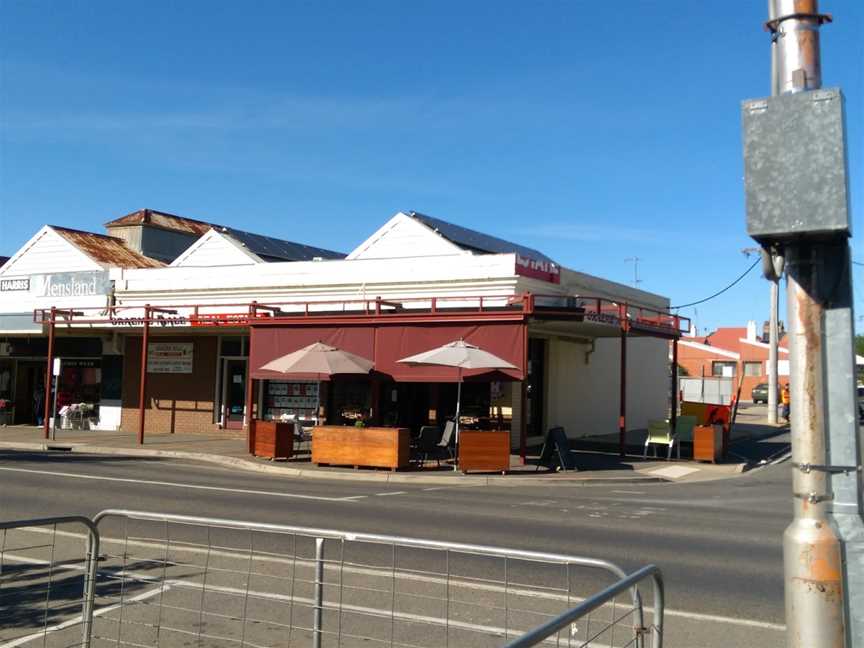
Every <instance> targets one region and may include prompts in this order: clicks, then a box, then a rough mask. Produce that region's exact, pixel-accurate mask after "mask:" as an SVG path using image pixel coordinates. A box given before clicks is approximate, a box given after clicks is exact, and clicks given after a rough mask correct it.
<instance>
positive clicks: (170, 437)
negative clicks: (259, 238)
mask: <svg viewBox="0 0 864 648" xmlns="http://www.w3.org/2000/svg"><path fill="white" fill-rule="evenodd" d="M644 434H645V433H644V431H641V432H640V431H638V430H637V431H633V432H631V433H628V438H627V446H628V454H627V456H625V457H624V458H620V457H618V455H617V452H615V451H614V450H613V449H612V448H609V447H607V445H608V441H609V438H607V437H606V436H604V437H590V438H588V439H586V440H584V441H579V442H577V443H576V444H575V445H576V452H575V454H576V464H577V466H578V467H579V469H578V470H576V471H566V472H554V471H550V470H547V469H545V468H542V467H541V468H540V470H539V471H538V470H537V467H536V465H535V463H534V462H535V461H536V458H537V455H536V453H538V452H539V448H536V449H534V453H535V454H534V455H533V456H532V455H531V454H530V453H529V456H528V462H527V464H525V465H523V464H522V463H521V460H520V459H519V457H518V456H512V457H511V468H510V471H509V472H508V473H507V474H506V475H500V474H475V473H472V474H468V475H463V474H462V473H461V472H457V471H454V470H453V469H452V467H450V466H444V465H442V466H440V467H438V466H437V465H436V464H435V463H434V462H430V463H429V464H427V465H426V466H425V467H423V468H412V469H409V470H404V471H398V472H390V471H384V470H375V469H360V470H355V469H353V468H338V467H331V466H322V467H318V466H316V465H314V464H312V463H310V461H309V455H308V453H307V454H305V455H303V454H301V455H299V456H298V457H296V458H292V459H291V460H289V461H270V460H266V459H260V458H256V457H252V456H250V455H249V454H248V453H247V452H246V441H245V439H244V438H243V437H242V436H235V435H233V434H232V433H230V432H225V433H220V434H218V435H215V434H214V435H203V434H194V435H191V434H150V435H148V436H147V437H146V438H145V441H144V444H143V445H138V444H137V442H136V437H135V434H132V433H126V432H102V431H81V430H58V431H57V434H56V439H51V440H45V439H44V438H43V432H42V430H41V429H40V428H34V427H28V426H7V427H0V450H13V451H29V452H34V451H35V452H57V453H60V452H73V453H87V454H113V455H124V456H139V457H141V456H144V457H164V458H166V459H184V460H188V461H196V462H203V463H208V464H213V465H217V466H221V467H223V468H229V469H234V470H238V471H240V470H244V471H251V472H259V473H266V474H271V475H282V476H285V477H302V478H304V479H327V480H354V481H366V482H379V483H414V484H451V485H457V484H460V485H472V486H479V485H495V486H538V485H544V484H550V483H555V484H560V485H564V484H572V485H589V484H603V483H607V484H608V483H645V482H661V481H668V482H696V481H706V480H715V479H725V478H729V477H733V476H735V475H738V474H740V473H742V472H746V471H747V470H750V469H752V468H754V467H759V466H761V465H766V464H768V463H772V462H775V461H778V460H783V459H784V458H785V456H786V452H785V448H787V447H788V430H786V429H783V428H774V427H769V426H767V425H763V424H759V423H757V422H752V421H751V422H746V421H745V422H742V423H741V424H740V425H738V426H737V429H736V431H735V433H734V434H733V438H732V441H731V445H730V450H731V451H730V460H729V461H728V462H727V463H723V464H716V465H715V464H708V463H698V462H694V461H690V460H687V459H686V458H685V457H686V456H687V454H688V453H689V450H688V448H687V446H686V445H685V447H684V452H683V453H682V459H681V460H680V461H679V460H675V459H674V455H673V460H672V461H666V460H665V459H661V460H657V459H654V458H652V457H650V456H649V458H648V460H643V459H642V456H641V446H642V443H644V438H645V437H644Z"/></svg>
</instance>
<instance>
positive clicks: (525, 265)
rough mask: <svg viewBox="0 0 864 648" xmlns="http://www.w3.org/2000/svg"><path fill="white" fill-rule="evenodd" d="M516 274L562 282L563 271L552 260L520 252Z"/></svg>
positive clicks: (517, 257) (551, 281)
mask: <svg viewBox="0 0 864 648" xmlns="http://www.w3.org/2000/svg"><path fill="white" fill-rule="evenodd" d="M516 274H517V275H521V276H523V277H531V278H532V279H539V280H540V281H548V282H549V283H556V284H557V283H560V282H561V273H560V271H559V270H558V266H557V265H555V264H554V263H552V262H550V261H540V260H538V259H534V258H532V257H525V256H522V255H521V254H518V253H517V254H516Z"/></svg>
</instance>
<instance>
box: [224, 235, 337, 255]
mask: <svg viewBox="0 0 864 648" xmlns="http://www.w3.org/2000/svg"><path fill="white" fill-rule="evenodd" d="M217 229H218V231H220V232H222V233H223V234H227V235H228V236H230V237H231V238H233V239H235V240H236V241H238V242H240V243H241V244H243V246H245V247H246V249H247V250H249V251H250V252H252V253H254V254H257V255H258V256H259V257H261V258H262V259H263V260H264V261H312V260H314V259H316V258H321V259H344V258H345V254H343V253H342V252H334V251H333V250H325V249H323V248H317V247H313V246H311V245H303V244H302V243H294V242H292V241H285V240H282V239H277V238H273V237H270V236H262V235H261V234H252V233H250V232H244V231H242V230H235V229H231V228H230V227H222V228H217Z"/></svg>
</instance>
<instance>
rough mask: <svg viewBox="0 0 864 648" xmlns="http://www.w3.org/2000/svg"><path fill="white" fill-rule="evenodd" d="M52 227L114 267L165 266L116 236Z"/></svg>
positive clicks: (99, 259)
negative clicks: (128, 245) (130, 246)
mask: <svg viewBox="0 0 864 648" xmlns="http://www.w3.org/2000/svg"><path fill="white" fill-rule="evenodd" d="M51 229H53V230H54V231H55V232H57V233H58V234H59V235H60V236H62V237H63V238H65V239H66V240H67V241H69V242H70V243H71V244H72V245H74V246H75V247H77V248H78V249H79V250H81V251H82V252H83V253H84V254H86V255H87V256H89V257H90V258H91V259H93V260H94V261H95V262H96V263H100V264H103V265H106V266H110V267H112V268H163V267H165V264H164V263H162V262H161V261H157V260H156V259H151V258H150V257H146V256H144V255H143V254H141V253H140V252H136V251H135V250H133V249H131V248H128V247H126V244H125V243H124V242H123V241H122V240H121V239H118V238H116V237H114V236H106V235H105V234H94V233H93V232H82V231H81V230H74V229H69V228H68V227H58V226H57V225H52V226H51Z"/></svg>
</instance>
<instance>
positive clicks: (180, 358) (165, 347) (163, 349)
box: [147, 342, 195, 374]
mask: <svg viewBox="0 0 864 648" xmlns="http://www.w3.org/2000/svg"><path fill="white" fill-rule="evenodd" d="M194 346H195V345H194V343H192V342H151V343H150V344H149V345H148V346H147V373H173V374H191V373H192V359H193V357H194Z"/></svg>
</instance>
